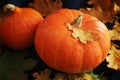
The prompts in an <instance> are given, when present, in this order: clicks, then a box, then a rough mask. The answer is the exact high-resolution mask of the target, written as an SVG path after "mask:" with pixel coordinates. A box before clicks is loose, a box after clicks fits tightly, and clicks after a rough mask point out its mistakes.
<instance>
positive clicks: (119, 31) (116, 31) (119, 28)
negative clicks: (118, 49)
mask: <svg viewBox="0 0 120 80" xmlns="http://www.w3.org/2000/svg"><path fill="white" fill-rule="evenodd" d="M109 32H110V37H111V40H120V36H119V35H120V23H118V22H115V25H114V26H113V29H112V30H109Z"/></svg>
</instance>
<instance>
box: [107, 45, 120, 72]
mask: <svg viewBox="0 0 120 80" xmlns="http://www.w3.org/2000/svg"><path fill="white" fill-rule="evenodd" d="M117 47H118V46H116V45H115V44H113V45H112V47H111V50H110V52H109V55H108V56H107V57H106V61H107V62H108V65H107V66H108V67H109V68H112V69H115V70H120V50H119V49H117Z"/></svg>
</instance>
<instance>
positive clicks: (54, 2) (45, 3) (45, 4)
mask: <svg viewBox="0 0 120 80" xmlns="http://www.w3.org/2000/svg"><path fill="white" fill-rule="evenodd" d="M33 8H34V9H36V10H37V11H38V12H40V13H41V14H42V15H43V16H47V15H48V14H50V13H52V12H53V11H55V10H57V9H60V8H62V2H61V0H34V3H33Z"/></svg>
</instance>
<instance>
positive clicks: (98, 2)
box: [80, 0, 116, 23]
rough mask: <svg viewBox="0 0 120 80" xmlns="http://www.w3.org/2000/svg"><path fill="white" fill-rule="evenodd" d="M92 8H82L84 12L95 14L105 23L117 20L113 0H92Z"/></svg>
mask: <svg viewBox="0 0 120 80" xmlns="http://www.w3.org/2000/svg"><path fill="white" fill-rule="evenodd" d="M89 3H90V4H92V5H93V7H91V8H80V10H81V11H83V12H84V13H87V14H90V15H93V16H95V17H97V18H98V19H99V20H101V21H103V22H104V23H107V22H113V21H115V20H116V15H115V11H114V2H111V0H90V2H89Z"/></svg>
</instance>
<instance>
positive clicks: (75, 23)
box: [72, 14, 83, 27]
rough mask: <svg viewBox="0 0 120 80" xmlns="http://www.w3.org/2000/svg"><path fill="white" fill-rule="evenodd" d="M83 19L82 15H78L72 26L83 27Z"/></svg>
mask: <svg viewBox="0 0 120 80" xmlns="http://www.w3.org/2000/svg"><path fill="white" fill-rule="evenodd" d="M82 17H83V15H82V14H80V15H78V17H77V18H76V19H75V20H74V21H73V22H72V25H73V26H76V27H79V26H81V23H82Z"/></svg>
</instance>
